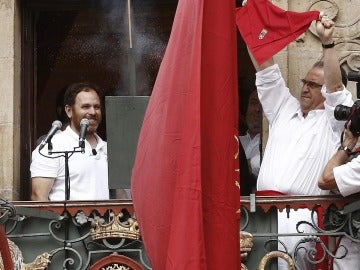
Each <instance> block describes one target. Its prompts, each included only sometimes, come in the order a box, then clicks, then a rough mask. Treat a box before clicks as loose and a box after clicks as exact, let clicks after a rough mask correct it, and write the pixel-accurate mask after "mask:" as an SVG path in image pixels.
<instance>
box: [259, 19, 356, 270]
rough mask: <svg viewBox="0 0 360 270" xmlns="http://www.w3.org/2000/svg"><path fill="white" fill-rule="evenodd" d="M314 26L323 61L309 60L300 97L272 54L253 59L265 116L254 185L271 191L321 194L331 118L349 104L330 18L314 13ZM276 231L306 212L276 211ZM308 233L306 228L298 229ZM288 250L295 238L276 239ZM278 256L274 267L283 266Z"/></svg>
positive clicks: (335, 141) (331, 140)
mask: <svg viewBox="0 0 360 270" xmlns="http://www.w3.org/2000/svg"><path fill="white" fill-rule="evenodd" d="M316 31H317V34H318V36H319V38H320V41H321V42H322V47H323V62H317V63H315V64H314V65H313V66H312V67H311V68H310V70H309V71H308V72H307V74H306V76H305V77H304V78H303V79H301V80H300V81H301V83H302V87H301V91H300V100H297V99H296V98H295V97H294V96H293V95H292V94H291V93H290V91H289V89H288V88H287V87H286V85H285V81H284V79H283V78H282V76H281V72H280V69H279V67H278V65H277V64H275V63H274V61H273V59H272V58H271V59H269V60H268V61H266V62H264V63H263V64H261V65H258V64H257V62H256V60H254V59H253V57H252V60H253V63H254V66H255V68H256V70H257V71H258V72H257V74H256V87H257V90H258V93H259V99H260V102H261V104H262V108H263V111H264V115H265V117H266V118H267V119H268V121H269V124H270V128H269V139H268V142H267V145H266V149H265V153H264V158H263V162H262V165H261V168H260V172H259V177H258V182H257V189H258V190H276V191H278V192H281V193H283V194H289V195H320V194H326V193H327V191H323V190H321V189H320V188H319V187H318V184H317V182H318V179H319V177H320V175H321V173H322V171H323V169H324V167H325V165H326V162H327V161H328V160H329V159H330V158H331V156H332V155H333V153H334V152H336V150H337V147H338V146H339V141H340V134H341V131H342V129H343V125H344V122H340V121H337V120H336V119H335V118H334V108H335V106H336V105H337V104H344V105H351V104H352V103H353V101H352V96H351V93H350V92H349V91H348V90H346V89H345V87H344V85H343V83H342V78H341V71H340V65H339V61H338V59H337V56H336V52H335V48H334V41H333V32H334V22H333V21H331V20H330V19H329V18H328V17H327V16H323V15H320V20H319V21H317V22H316ZM278 219H279V222H278V232H279V233H294V232H296V224H297V222H298V221H300V220H306V221H311V219H310V212H308V211H307V210H306V209H299V210H298V211H296V212H291V213H290V219H288V218H287V216H286V213H285V211H283V212H279V217H278ZM301 230H302V231H304V232H311V228H308V230H307V229H306V228H303V227H302V228H301ZM280 239H281V240H282V241H284V242H285V244H286V245H287V248H288V249H289V250H290V251H292V249H293V247H294V245H295V243H296V242H297V241H298V240H300V239H299V238H294V237H284V238H282V237H281V238H280ZM282 263H283V262H282V261H279V269H287V266H286V265H283V264H282ZM297 264H298V266H299V269H303V270H305V269H310V267H311V266H310V265H309V263H308V262H307V260H306V259H305V258H304V257H301V256H298V261H297Z"/></svg>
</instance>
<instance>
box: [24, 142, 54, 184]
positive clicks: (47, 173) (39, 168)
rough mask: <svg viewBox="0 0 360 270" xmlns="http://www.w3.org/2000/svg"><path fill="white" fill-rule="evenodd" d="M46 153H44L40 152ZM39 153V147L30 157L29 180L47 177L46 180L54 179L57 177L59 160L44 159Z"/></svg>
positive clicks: (52, 158)
mask: <svg viewBox="0 0 360 270" xmlns="http://www.w3.org/2000/svg"><path fill="white" fill-rule="evenodd" d="M43 152H46V151H42V153H43ZM43 154H44V155H45V156H43V155H41V154H40V153H39V147H37V148H36V149H35V150H34V151H33V152H32V155H31V165H30V172H31V178H33V177H47V178H56V177H57V176H58V170H59V164H58V162H59V158H55V157H52V156H51V157H50V156H49V157H46V156H47V155H46V154H45V153H43Z"/></svg>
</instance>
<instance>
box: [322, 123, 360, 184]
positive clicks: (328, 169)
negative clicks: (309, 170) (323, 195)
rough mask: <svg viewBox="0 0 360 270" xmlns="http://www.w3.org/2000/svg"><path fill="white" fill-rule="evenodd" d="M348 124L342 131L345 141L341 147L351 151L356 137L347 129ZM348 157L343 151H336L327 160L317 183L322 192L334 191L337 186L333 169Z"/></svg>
mask: <svg viewBox="0 0 360 270" xmlns="http://www.w3.org/2000/svg"><path fill="white" fill-rule="evenodd" d="M349 125H350V123H349V124H348V125H347V128H346V129H345V130H344V133H345V139H344V141H343V143H342V146H344V147H345V146H347V147H348V148H349V149H353V148H354V147H355V145H356V143H357V140H358V137H356V136H354V135H353V134H352V132H351V131H350V130H349V129H348V127H349ZM348 158H349V155H348V154H347V152H346V151H345V150H338V151H337V152H336V153H335V155H334V156H333V157H332V158H331V159H330V160H329V162H328V163H327V164H326V166H325V169H324V172H323V174H322V176H321V178H320V180H319V182H318V186H319V188H321V189H324V190H331V189H336V188H337V184H336V180H335V176H334V168H335V167H338V166H340V165H342V164H344V163H346V161H347V160H348Z"/></svg>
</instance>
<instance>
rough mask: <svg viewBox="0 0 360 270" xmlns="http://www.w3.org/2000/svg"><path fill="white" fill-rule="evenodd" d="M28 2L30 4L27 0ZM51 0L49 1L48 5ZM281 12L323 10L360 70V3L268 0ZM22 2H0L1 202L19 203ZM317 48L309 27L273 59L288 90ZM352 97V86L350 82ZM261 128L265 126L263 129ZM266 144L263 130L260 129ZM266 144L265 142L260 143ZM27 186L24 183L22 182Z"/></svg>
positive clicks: (342, 49) (348, 63)
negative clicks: (281, 9) (6, 200)
mask: <svg viewBox="0 0 360 270" xmlns="http://www.w3.org/2000/svg"><path fill="white" fill-rule="evenodd" d="M30 1H31V0H30ZM49 1H50V0H49ZM272 2H273V3H274V4H275V5H277V6H279V7H282V8H283V9H286V10H292V11H306V10H314V9H316V10H323V11H324V12H325V13H326V14H328V15H329V16H330V17H331V18H332V19H333V20H334V21H335V23H336V32H335V39H336V40H335V42H336V49H337V51H338V55H339V60H340V62H341V65H342V66H343V67H344V69H345V70H346V71H348V72H349V71H352V72H359V69H360V38H359V37H360V22H359V21H360V16H359V12H358V7H359V6H360V0H326V1H325V0H308V1H304V0H272ZM21 4H22V1H21V0H0V37H1V39H0V40H1V42H0V145H1V151H0V198H3V199H8V200H18V199H19V198H20V196H19V190H20V182H21V181H20V136H21V134H20V120H21V115H20V106H21V92H22V91H24V90H21V88H22V87H23V88H25V89H26V86H22V85H21V59H22V57H21V16H20V11H21ZM321 53H322V48H321V46H320V42H319V40H318V38H317V37H316V34H315V31H314V28H313V26H311V27H310V29H309V31H307V32H306V33H305V34H303V35H302V36H300V37H299V38H298V39H297V40H296V41H294V42H292V43H291V44H290V45H289V46H288V47H287V48H285V49H284V50H282V51H281V52H280V53H278V54H277V55H276V57H275V59H276V61H277V62H278V63H279V64H280V66H281V69H282V72H283V74H284V77H285V78H286V79H287V81H288V85H289V88H290V89H292V90H294V94H295V95H297V94H298V92H297V90H299V89H300V87H299V81H298V79H299V78H300V77H301V76H303V75H305V73H306V71H307V70H308V68H309V67H310V66H311V65H312V63H314V62H315V61H317V60H319V59H321ZM348 87H349V89H350V90H351V91H353V94H354V97H356V83H355V82H349V85H348ZM264 127H266V125H264ZM263 132H264V136H263V137H264V140H265V141H266V137H267V129H266V128H264V131H263ZM263 145H265V143H264V144H263ZM24 181H26V179H24Z"/></svg>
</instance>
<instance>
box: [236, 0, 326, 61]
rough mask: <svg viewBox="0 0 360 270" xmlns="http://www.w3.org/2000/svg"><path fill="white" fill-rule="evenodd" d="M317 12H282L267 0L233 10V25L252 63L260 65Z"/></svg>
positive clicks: (253, 1) (299, 30)
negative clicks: (251, 58) (247, 50)
mask: <svg viewBox="0 0 360 270" xmlns="http://www.w3.org/2000/svg"><path fill="white" fill-rule="evenodd" d="M319 14H320V12H319V11H307V12H294V11H285V10H283V9H281V8H279V7H277V6H275V5H274V4H273V3H271V2H270V1H269V0H248V1H247V2H246V4H245V5H244V6H243V7H240V8H237V11H236V24H237V26H238V28H239V31H240V33H241V36H242V38H243V39H244V41H245V43H246V44H247V46H248V47H249V49H250V51H251V53H252V54H253V56H254V57H255V59H256V62H257V63H258V64H259V65H261V64H262V63H263V62H265V61H266V60H268V59H269V58H270V57H271V56H273V55H275V54H276V53H277V52H279V51H280V50H281V49H283V48H284V47H285V46H286V45H288V44H289V43H290V42H292V41H294V40H295V39H296V38H297V37H298V36H300V35H301V34H302V33H304V32H305V31H306V30H307V29H308V28H309V26H310V24H311V22H312V21H313V20H317V19H319Z"/></svg>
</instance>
